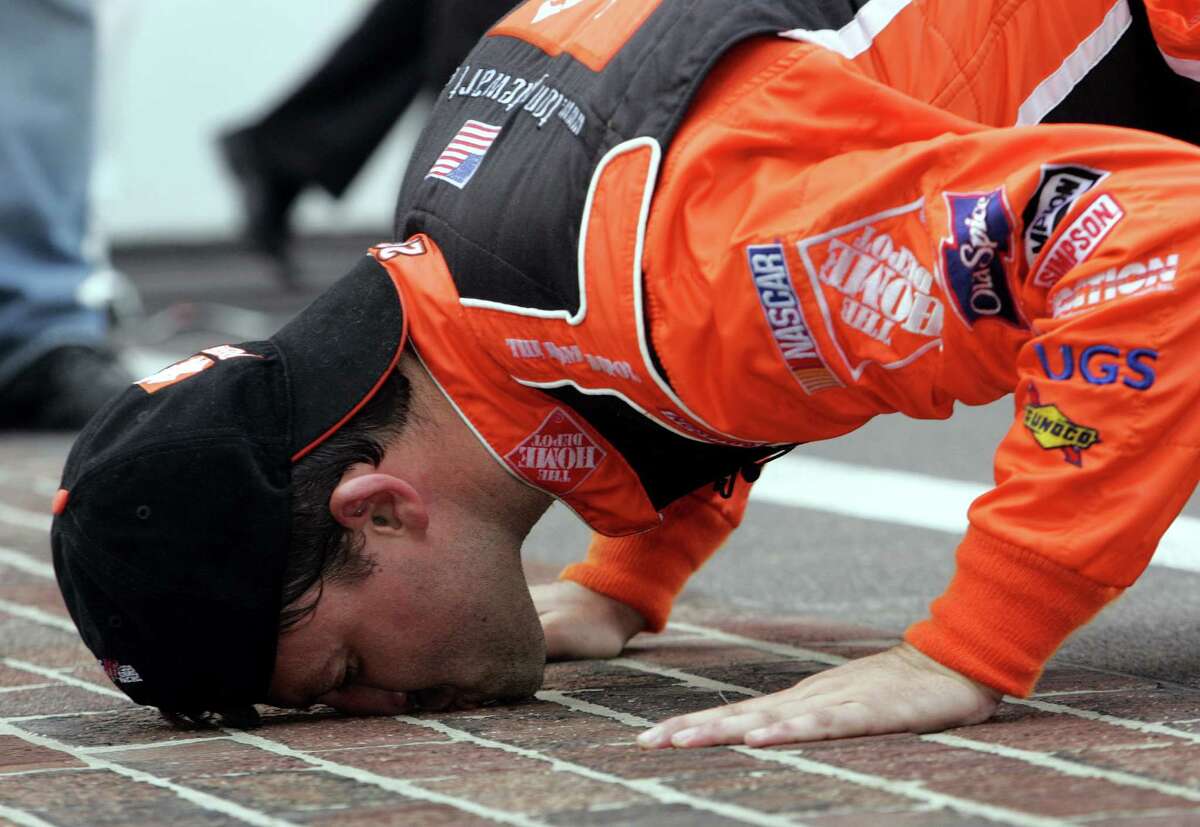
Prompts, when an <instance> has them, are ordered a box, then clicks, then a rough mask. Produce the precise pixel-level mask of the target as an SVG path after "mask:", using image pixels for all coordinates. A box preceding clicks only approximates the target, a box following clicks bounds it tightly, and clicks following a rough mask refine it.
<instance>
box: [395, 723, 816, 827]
mask: <svg viewBox="0 0 1200 827" xmlns="http://www.w3.org/2000/svg"><path fill="white" fill-rule="evenodd" d="M396 719H397V720H399V721H403V722H404V723H406V724H412V725H413V726H419V727H423V728H425V729H431V730H433V731H434V732H440V733H441V734H442V735H445V736H447V737H448V738H450V739H451V740H453V741H458V742H462V743H468V744H474V745H475V746H478V747H484V748H486V749H495V750H501V751H503V752H507V753H511V754H513V755H520V756H521V757H522V758H529V759H532V760H534V761H541V762H543V763H546V764H549V765H550V766H551V767H552V768H553V769H554V770H555V772H567V773H571V774H572V775H578V776H581V777H583V778H588V779H591V780H592V781H600V782H603V783H605V784H612V785H616V786H621V787H625V788H627V789H630V790H633V791H634V792H637V793H640V794H642V795H644V796H647V797H648V798H652V799H654V800H655V801H657V802H658V803H660V804H668V805H669V804H683V805H686V806H688V807H691V808H692V809H693V810H701V811H703V812H709V813H715V814H717V815H720V816H724V817H725V818H730V819H733V820H734V821H740V822H742V823H744V824H758V825H761V826H762V827H802V825H801V824H800V822H797V821H793V820H791V819H789V818H786V817H784V816H778V815H773V814H771V813H764V812H762V811H761V810H752V809H750V808H749V807H743V806H741V805H739V804H727V803H724V802H720V801H713V800H712V799H709V798H704V797H702V796H694V795H691V794H690V793H685V792H683V791H682V790H677V789H675V788H674V787H671V786H668V785H666V784H664V783H663V782H661V781H658V780H657V779H654V778H639V779H630V778H622V777H621V776H619V775H613V774H612V773H607V772H603V771H601V770H594V769H592V768H590V767H585V766H583V765H582V764H576V763H574V762H571V761H564V760H563V759H561V758H555V757H553V756H551V755H546V754H545V753H542V752H538V751H537V750H532V749H529V748H527V747H519V746H516V745H515V744H506V743H504V742H503V741H494V740H492V739H491V738H483V737H481V736H478V735H474V734H472V733H470V732H467V731H466V730H462V729H458V728H457V727H452V726H450V725H449V724H445V723H443V722H441V721H432V720H424V719H422V718H414V717H413V716H411V715H397V716H396Z"/></svg>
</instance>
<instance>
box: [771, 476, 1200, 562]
mask: <svg viewBox="0 0 1200 827" xmlns="http://www.w3.org/2000/svg"><path fill="white" fill-rule="evenodd" d="M989 489H990V486H988V485H984V484H981V483H975V482H964V481H962V480H949V479H942V478H940V477H932V476H929V475H926V474H917V473H913V472H910V471H896V470H892V469H887V468H869V467H866V466H862V465H850V464H848V463H844V462H834V461H833V460H828V459H820V458H818V457H809V456H796V455H789V456H786V457H783V458H782V459H778V460H775V461H774V462H772V463H770V464H769V465H768V466H767V467H766V468H765V469H764V470H763V475H762V479H760V480H759V481H758V482H757V483H755V485H754V488H753V489H751V492H750V499H751V500H755V501H757V502H763V503H771V504H774V505H786V506H790V507H793V508H808V509H811V510H814V511H824V512H827V513H830V514H841V515H843V516H846V517H854V518H857V519H860V520H871V521H874V522H884V523H890V524H893V525H905V526H912V527H914V528H924V529H928V530H930V531H942V532H945V533H948V534H962V533H963V532H965V531H966V530H967V508H968V507H969V506H970V505H971V503H972V502H974V500H975V498H976V497H978V496H979V495H980V494H983V493H984V492H985V491H988V490H989ZM1150 564H1151V565H1154V566H1166V567H1167V568H1174V569H1182V570H1184V571H1194V572H1200V519H1196V518H1195V517H1183V516H1181V517H1178V518H1176V520H1175V522H1174V523H1173V524H1172V525H1171V527H1170V528H1169V529H1167V533H1166V534H1165V535H1163V538H1162V540H1161V542H1159V544H1158V550H1157V551H1156V552H1155V553H1154V557H1153V559H1151V561H1150Z"/></svg>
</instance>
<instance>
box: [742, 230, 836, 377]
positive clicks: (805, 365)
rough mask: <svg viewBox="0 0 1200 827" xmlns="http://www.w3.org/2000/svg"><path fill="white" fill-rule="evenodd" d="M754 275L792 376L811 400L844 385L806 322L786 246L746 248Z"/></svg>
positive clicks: (769, 325) (754, 245)
mask: <svg viewBox="0 0 1200 827" xmlns="http://www.w3.org/2000/svg"><path fill="white" fill-rule="evenodd" d="M746 256H747V258H748V260H749V263H750V275H751V276H752V277H753V279H754V287H755V289H756V290H758V301H759V303H760V304H761V305H762V309H763V314H764V315H765V316H766V318H767V326H768V327H770V328H771V335H772V337H773V338H774V339H775V344H776V345H778V347H779V352H780V353H781V354H782V355H783V361H784V362H786V363H787V366H788V369H789V370H790V371H791V372H792V376H793V377H794V378H795V379H796V381H797V382H799V383H800V387H801V388H803V389H804V392H805V393H807V394H808V395H809V396H812V395H813V394H814V393H817V392H819V391H823V390H828V389H830V388H840V387H842V383H841V382H840V381H839V380H838V378H837V377H836V376H834V374H833V373H832V372H831V371H830V370H829V368H827V367H826V366H825V362H824V360H822V359H821V354H820V353H818V352H817V343H816V341H815V340H814V339H813V335H812V331H811V330H810V329H809V326H808V324H807V322H805V320H804V311H803V310H802V309H801V307H800V299H799V297H798V296H797V295H796V288H795V286H794V285H793V284H792V274H791V272H790V271H789V270H788V265H787V259H786V258H784V253H783V245H782V244H753V245H751V246H749V247H747V248H746Z"/></svg>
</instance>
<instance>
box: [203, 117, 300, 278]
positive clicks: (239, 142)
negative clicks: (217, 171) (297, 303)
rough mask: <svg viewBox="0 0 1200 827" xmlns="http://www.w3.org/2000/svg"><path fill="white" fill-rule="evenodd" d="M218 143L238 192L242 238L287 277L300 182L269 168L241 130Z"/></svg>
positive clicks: (289, 269) (289, 270)
mask: <svg viewBox="0 0 1200 827" xmlns="http://www.w3.org/2000/svg"><path fill="white" fill-rule="evenodd" d="M220 147H221V153H222V155H223V156H224V158H225V163H226V165H227V166H228V167H229V170H230V172H232V173H233V176H234V179H235V180H236V181H237V185H238V190H239V191H240V193H241V196H242V212H243V217H244V219H245V226H244V234H245V238H246V241H247V242H248V243H249V244H250V246H251V247H252V248H253V249H254V250H256V251H257V252H260V253H263V254H264V255H267V256H269V257H270V258H271V259H273V260H274V261H275V263H276V264H277V265H278V266H279V269H280V273H281V276H282V277H283V278H284V279H285V280H287V279H288V274H289V273H290V272H291V266H290V265H291V262H290V261H289V259H288V242H289V241H290V240H291V237H292V228H291V213H292V206H293V205H294V204H295V203H296V198H297V196H299V195H300V193H301V192H302V191H303V190H304V184H303V183H300V182H297V181H295V180H294V179H290V178H287V177H285V176H282V175H279V174H278V173H276V172H274V171H272V170H271V169H270V166H269V165H268V164H266V163H264V161H263V159H262V157H261V155H259V153H258V151H257V149H256V148H255V146H254V142H253V141H252V140H251V139H250V137H249V135H248V134H247V133H246V132H245V131H242V132H231V133H229V134H227V135H224V136H222V137H221V140H220Z"/></svg>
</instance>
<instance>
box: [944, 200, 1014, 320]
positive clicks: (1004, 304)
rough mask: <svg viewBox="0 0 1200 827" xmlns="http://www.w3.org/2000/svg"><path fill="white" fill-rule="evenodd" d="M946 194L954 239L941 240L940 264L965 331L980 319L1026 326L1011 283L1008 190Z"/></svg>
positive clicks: (949, 237)
mask: <svg viewBox="0 0 1200 827" xmlns="http://www.w3.org/2000/svg"><path fill="white" fill-rule="evenodd" d="M944 195H945V198H946V212H947V214H948V216H949V219H950V235H949V236H948V237H947V238H945V239H943V240H942V265H943V266H944V267H945V272H946V281H947V282H948V283H949V286H950V290H951V292H953V294H954V298H955V302H954V304H955V309H956V310H957V312H958V315H959V317H960V318H962V320H963V322H965V323H966V325H967V327H974V326H975V323H976V322H977V321H979V320H980V319H999V320H1001V321H1004V322H1007V323H1008V324H1011V325H1013V326H1015V327H1024V326H1025V325H1024V322H1023V321H1022V319H1021V315H1020V311H1019V310H1018V309H1017V303H1016V301H1015V300H1014V298H1013V294H1012V288H1011V287H1010V286H1009V283H1008V272H1009V268H1010V267H1011V266H1012V264H1013V258H1014V256H1013V219H1012V211H1011V210H1010V209H1009V207H1008V198H1007V196H1006V195H1005V192H1004V188H1003V187H1001V188H1000V189H996V190H992V191H991V192H971V193H951V192H947V193H945V194H944Z"/></svg>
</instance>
